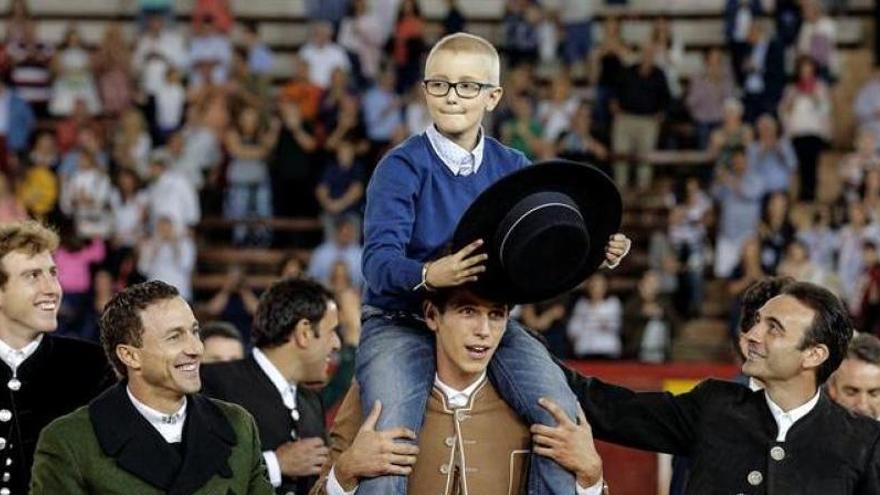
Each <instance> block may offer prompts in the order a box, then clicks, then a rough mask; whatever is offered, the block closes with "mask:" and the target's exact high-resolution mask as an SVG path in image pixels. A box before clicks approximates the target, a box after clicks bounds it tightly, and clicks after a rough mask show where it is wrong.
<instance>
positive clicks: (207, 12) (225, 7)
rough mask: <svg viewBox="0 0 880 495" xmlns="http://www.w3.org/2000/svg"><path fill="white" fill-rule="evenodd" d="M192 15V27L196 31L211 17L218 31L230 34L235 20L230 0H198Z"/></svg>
mask: <svg viewBox="0 0 880 495" xmlns="http://www.w3.org/2000/svg"><path fill="white" fill-rule="evenodd" d="M191 16H192V27H193V30H194V31H196V32H198V31H199V30H200V29H201V28H202V26H203V24H204V23H205V22H206V20H207V19H208V18H210V19H211V22H213V24H214V26H215V27H216V28H217V30H218V31H220V32H221V33H223V34H226V35H228V34H229V32H230V31H231V30H232V25H233V23H234V22H235V19H234V18H233V15H232V9H231V8H230V6H229V0H196V4H195V5H194V6H193V9H192V12H191Z"/></svg>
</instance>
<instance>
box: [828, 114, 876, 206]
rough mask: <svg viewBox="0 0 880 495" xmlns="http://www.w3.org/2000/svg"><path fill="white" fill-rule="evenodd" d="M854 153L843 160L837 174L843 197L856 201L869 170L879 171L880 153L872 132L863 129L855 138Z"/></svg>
mask: <svg viewBox="0 0 880 495" xmlns="http://www.w3.org/2000/svg"><path fill="white" fill-rule="evenodd" d="M855 148H856V149H855V151H854V152H852V153H849V154H848V155H846V156H845V157H844V158H843V161H842V162H841V164H840V169H838V173H839V174H840V178H841V179H842V180H843V197H844V198H845V199H846V200H847V201H856V200H857V196H858V193H859V190H860V189H861V187H862V184H863V183H864V181H865V174H866V173H867V172H868V171H870V170H880V153H877V139H876V137H875V136H874V133H873V131H871V130H870V129H868V128H866V127H863V128H862V129H860V130H859V132H858V135H857V136H856V143H855Z"/></svg>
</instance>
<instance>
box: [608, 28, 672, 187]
mask: <svg viewBox="0 0 880 495" xmlns="http://www.w3.org/2000/svg"><path fill="white" fill-rule="evenodd" d="M654 59H655V53H654V45H653V44H651V43H645V44H644V46H643V47H642V54H641V60H640V62H639V63H638V64H636V65H633V66H631V67H628V68H627V69H626V70H624V71H623V76H622V77H621V79H620V81H618V86H617V90H616V94H615V96H614V99H613V100H612V102H611V108H612V111H613V113H614V129H613V131H612V143H613V148H614V153H615V154H616V155H621V156H624V157H625V158H628V157H631V156H632V155H635V161H636V163H638V167H637V169H636V184H637V186H638V187H639V188H640V189H646V188H647V187H648V186H649V185H650V184H651V177H652V175H653V171H652V169H651V165H650V164H649V163H647V162H646V161H645V160H644V158H643V157H644V155H645V154H647V153H650V152H652V151H654V149H655V148H656V147H657V137H658V136H659V133H660V124H661V123H662V121H663V114H664V112H665V111H666V108H667V106H668V105H669V100H670V94H669V86H668V85H667V84H666V76H665V75H664V74H663V71H662V70H660V69H659V68H657V66H656V65H654ZM624 160H625V159H618V160H617V162H616V163H615V165H614V180H615V182H617V184H618V186H619V187H621V188H623V189H626V188H627V187H628V185H629V167H628V164H627V163H626V161H624Z"/></svg>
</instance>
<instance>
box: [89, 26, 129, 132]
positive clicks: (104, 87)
mask: <svg viewBox="0 0 880 495" xmlns="http://www.w3.org/2000/svg"><path fill="white" fill-rule="evenodd" d="M131 58H132V53H131V50H130V49H129V44H128V41H127V40H126V39H125V36H124V35H123V33H122V26H121V25H120V24H118V23H113V24H111V25H109V26H107V28H106V29H105V30H104V36H103V38H102V39H101V44H100V45H98V50H97V52H96V53H95V56H94V63H93V65H94V69H95V75H96V76H97V80H98V93H99V95H100V97H101V107H102V108H103V109H104V113H105V114H107V115H109V116H111V117H116V116H118V115H119V114H121V113H122V111H123V110H125V109H127V108H128V107H129V106H130V105H131V104H132V101H133V100H134V80H133V77H132V71H131Z"/></svg>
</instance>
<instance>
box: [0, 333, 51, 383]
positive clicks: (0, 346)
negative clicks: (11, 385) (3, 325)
mask: <svg viewBox="0 0 880 495" xmlns="http://www.w3.org/2000/svg"><path fill="white" fill-rule="evenodd" d="M42 341H43V334H40V335H38V336H37V338H35V339H34V340H32V341H31V342H30V343H29V344H28V345H26V346H24V347H22V348H21V349H14V348H12V346H10V345H9V344H7V343H6V342H3V341H2V340H0V360H2V361H3V362H4V363H6V366H9V369H10V370H12V376H15V372H16V370H17V369H18V367H19V366H21V363H23V362H25V360H27V358H29V357H31V356H32V355H33V354H34V353H35V352H37V347H40V342H42Z"/></svg>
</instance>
